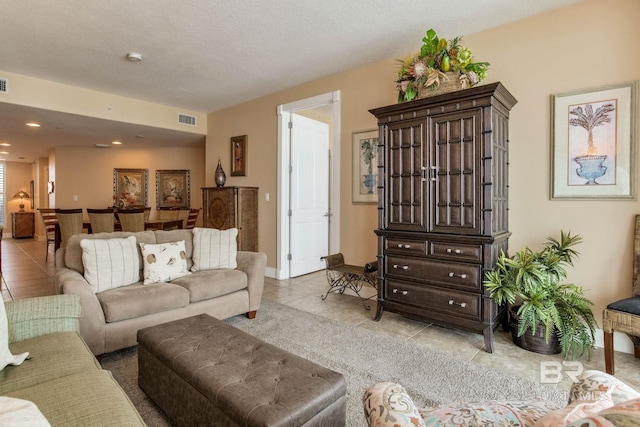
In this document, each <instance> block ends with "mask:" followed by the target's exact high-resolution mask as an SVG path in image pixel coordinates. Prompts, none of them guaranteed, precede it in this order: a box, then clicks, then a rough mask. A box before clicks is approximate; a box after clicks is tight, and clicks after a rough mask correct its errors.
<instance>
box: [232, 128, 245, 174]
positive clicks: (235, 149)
mask: <svg viewBox="0 0 640 427" xmlns="http://www.w3.org/2000/svg"><path fill="white" fill-rule="evenodd" d="M231 176H247V135H241V136H234V137H232V138H231Z"/></svg>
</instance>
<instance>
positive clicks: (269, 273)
mask: <svg viewBox="0 0 640 427" xmlns="http://www.w3.org/2000/svg"><path fill="white" fill-rule="evenodd" d="M264 275H265V276H266V277H268V278H270V279H277V278H278V273H277V270H276V269H275V268H273V267H267V268H265V270H264Z"/></svg>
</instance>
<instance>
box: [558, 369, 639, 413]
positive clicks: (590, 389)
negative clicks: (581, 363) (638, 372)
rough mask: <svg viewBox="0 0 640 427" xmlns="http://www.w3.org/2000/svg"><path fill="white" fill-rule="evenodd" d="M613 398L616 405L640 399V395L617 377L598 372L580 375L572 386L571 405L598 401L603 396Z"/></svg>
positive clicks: (590, 371)
mask: <svg viewBox="0 0 640 427" xmlns="http://www.w3.org/2000/svg"><path fill="white" fill-rule="evenodd" d="M603 394H607V395H609V396H611V400H612V401H613V404H614V405H617V404H619V403H622V402H626V401H627V400H631V399H637V398H640V393H639V392H637V391H636V390H635V389H633V388H631V387H630V386H628V385H627V384H625V383H623V382H622V381H620V380H619V379H617V378H616V377H614V376H612V375H609V374H607V373H605V372H602V371H598V370H595V369H594V370H588V371H584V372H583V373H582V374H580V375H579V376H578V377H577V378H576V380H575V381H574V382H573V383H572V384H571V389H570V390H569V403H572V402H575V401H578V400H598V398H600V396H601V395H603Z"/></svg>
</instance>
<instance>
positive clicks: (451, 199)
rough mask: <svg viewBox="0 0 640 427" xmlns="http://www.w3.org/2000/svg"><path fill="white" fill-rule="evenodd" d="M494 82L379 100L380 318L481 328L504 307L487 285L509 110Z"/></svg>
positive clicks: (489, 343)
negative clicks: (396, 316)
mask: <svg viewBox="0 0 640 427" xmlns="http://www.w3.org/2000/svg"><path fill="white" fill-rule="evenodd" d="M516 102H517V101H516V99H515V98H514V97H513V96H512V95H511V94H510V93H509V92H508V91H507V89H506V88H505V87H504V86H503V85H502V84H500V83H493V84H487V85H482V86H478V87H475V88H471V89H466V90H461V91H456V92H451V93H447V94H443V95H438V96H433V97H430V98H424V99H419V100H415V101H411V102H405V103H400V104H394V105H390V106H387V107H381V108H376V109H373V110H370V112H371V113H372V114H373V115H374V116H376V118H377V119H378V127H379V132H380V135H379V147H378V156H379V158H378V164H379V168H378V171H379V172H378V194H379V204H378V212H379V214H378V229H377V230H376V234H377V236H378V259H379V268H378V272H379V276H378V281H379V286H378V311H377V313H376V320H379V319H380V318H381V317H382V314H383V312H384V311H385V310H386V311H391V312H395V313H399V314H402V315H405V316H407V317H411V318H415V319H418V320H424V321H428V322H433V323H435V324H438V325H443V326H448V327H454V328H459V329H463V330H467V331H472V332H476V333H481V334H483V335H484V341H485V346H486V350H487V351H488V352H489V353H491V352H493V333H494V331H495V329H496V328H497V326H498V325H500V323H501V320H503V319H504V318H505V316H506V312H505V311H506V310H505V309H504V307H498V306H497V305H496V304H495V303H494V302H493V300H492V299H490V298H489V294H488V292H487V291H486V289H485V288H484V286H483V283H482V282H483V280H484V275H485V272H487V271H488V270H490V269H492V268H493V267H494V265H495V262H496V261H497V258H498V256H499V255H500V251H501V250H505V251H506V249H507V242H508V238H509V236H510V234H511V233H510V232H509V227H508V187H509V181H508V167H509V147H508V137H509V135H508V130H509V111H510V110H511V108H512V107H513V106H514V105H515V104H516Z"/></svg>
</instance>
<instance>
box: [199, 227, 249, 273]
mask: <svg viewBox="0 0 640 427" xmlns="http://www.w3.org/2000/svg"><path fill="white" fill-rule="evenodd" d="M237 237H238V229H237V228H230V229H228V230H218V229H216V228H198V227H196V228H194V229H193V254H192V255H191V256H192V260H193V266H192V267H191V271H203V270H215V269H221V268H227V269H235V268H237V267H238V263H237V260H236V257H237V255H238V243H237V242H236V238H237Z"/></svg>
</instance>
